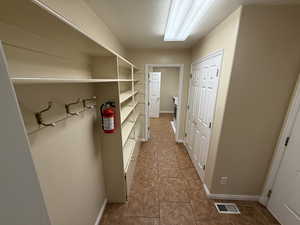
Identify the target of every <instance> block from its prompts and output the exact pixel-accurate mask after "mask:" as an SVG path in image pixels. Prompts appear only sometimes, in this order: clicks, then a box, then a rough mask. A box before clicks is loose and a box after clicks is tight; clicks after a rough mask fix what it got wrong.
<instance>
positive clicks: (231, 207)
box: [215, 203, 240, 214]
mask: <svg viewBox="0 0 300 225" xmlns="http://www.w3.org/2000/svg"><path fill="white" fill-rule="evenodd" d="M215 206H216V208H217V210H218V212H219V213H225V214H240V210H239V208H238V207H237V205H236V204H234V203H215Z"/></svg>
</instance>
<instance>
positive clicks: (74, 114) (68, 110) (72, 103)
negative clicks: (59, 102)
mask: <svg viewBox="0 0 300 225" xmlns="http://www.w3.org/2000/svg"><path fill="white" fill-rule="evenodd" d="M80 100H81V99H80V98H78V99H77V101H76V102H71V103H69V104H65V108H66V113H67V114H68V115H71V116H79V112H71V110H70V106H72V105H77V104H79V103H80Z"/></svg>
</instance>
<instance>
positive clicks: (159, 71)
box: [145, 64, 184, 142]
mask: <svg viewBox="0 0 300 225" xmlns="http://www.w3.org/2000/svg"><path fill="white" fill-rule="evenodd" d="M183 68H184V67H183V64H146V68H145V89H146V90H145V102H146V103H148V104H146V107H145V115H146V121H145V134H146V135H145V137H146V141H147V140H148V139H149V138H150V135H151V134H150V118H159V117H160V116H164V117H166V116H167V117H168V118H171V119H170V125H171V126H172V129H173V131H174V134H175V141H176V142H179V140H178V139H179V138H178V133H179V132H178V130H179V129H180V124H181V123H180V121H181V116H180V115H181V112H180V110H181V107H180V106H181V102H182V100H181V98H182V86H183Z"/></svg>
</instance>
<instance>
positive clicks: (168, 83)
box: [153, 67, 179, 113]
mask: <svg viewBox="0 0 300 225" xmlns="http://www.w3.org/2000/svg"><path fill="white" fill-rule="evenodd" d="M153 71H154V72H161V89H160V111H161V112H172V113H173V111H174V102H173V98H172V97H173V96H178V91H179V68H176V67H154V68H153Z"/></svg>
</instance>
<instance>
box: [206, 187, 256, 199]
mask: <svg viewBox="0 0 300 225" xmlns="http://www.w3.org/2000/svg"><path fill="white" fill-rule="evenodd" d="M203 186H204V190H205V193H206V195H207V197H208V198H211V199H220V200H239V201H258V200H259V197H260V196H259V195H230V194H212V193H210V191H209V189H208V187H207V186H206V184H203Z"/></svg>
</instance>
